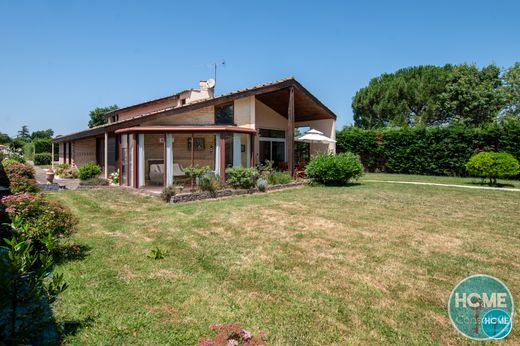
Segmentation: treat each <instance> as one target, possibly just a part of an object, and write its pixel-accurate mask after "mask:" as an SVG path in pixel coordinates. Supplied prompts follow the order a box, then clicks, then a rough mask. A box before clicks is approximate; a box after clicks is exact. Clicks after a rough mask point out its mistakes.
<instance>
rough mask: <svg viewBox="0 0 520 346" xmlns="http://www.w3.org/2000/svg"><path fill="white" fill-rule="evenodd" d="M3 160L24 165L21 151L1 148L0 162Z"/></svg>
mask: <svg viewBox="0 0 520 346" xmlns="http://www.w3.org/2000/svg"><path fill="white" fill-rule="evenodd" d="M4 159H10V160H15V161H16V162H19V163H24V162H25V160H24V158H23V151H22V150H21V149H12V148H2V149H0V161H3V160H4Z"/></svg>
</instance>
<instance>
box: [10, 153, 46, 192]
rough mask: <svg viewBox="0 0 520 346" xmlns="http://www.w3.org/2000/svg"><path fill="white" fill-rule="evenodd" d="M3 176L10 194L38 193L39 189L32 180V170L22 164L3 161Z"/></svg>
mask: <svg viewBox="0 0 520 346" xmlns="http://www.w3.org/2000/svg"><path fill="white" fill-rule="evenodd" d="M2 165H3V167H4V171H5V174H6V176H7V179H8V180H9V190H10V191H11V193H18V192H38V191H39V190H40V188H39V187H38V183H37V182H36V180H35V179H34V168H32V167H31V166H28V165H26V164H23V163H18V162H13V161H10V160H3V161H2Z"/></svg>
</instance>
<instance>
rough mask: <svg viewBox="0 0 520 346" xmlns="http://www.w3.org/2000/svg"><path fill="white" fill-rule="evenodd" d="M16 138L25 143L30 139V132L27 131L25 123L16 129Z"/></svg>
mask: <svg viewBox="0 0 520 346" xmlns="http://www.w3.org/2000/svg"><path fill="white" fill-rule="evenodd" d="M16 138H17V139H20V140H21V141H23V142H26V143H27V142H30V141H31V133H30V132H29V128H28V127H27V125H23V126H22V129H21V130H20V131H18V136H16Z"/></svg>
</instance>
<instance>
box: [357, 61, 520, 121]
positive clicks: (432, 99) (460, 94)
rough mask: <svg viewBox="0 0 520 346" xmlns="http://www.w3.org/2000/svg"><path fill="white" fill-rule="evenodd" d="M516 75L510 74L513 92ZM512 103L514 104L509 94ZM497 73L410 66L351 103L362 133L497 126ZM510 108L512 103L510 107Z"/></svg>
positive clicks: (500, 97) (501, 101) (500, 94)
mask: <svg viewBox="0 0 520 346" xmlns="http://www.w3.org/2000/svg"><path fill="white" fill-rule="evenodd" d="M515 73H517V71H516V70H512V71H511V73H510V74H509V76H510V79H511V82H510V85H512V86H513V87H511V88H510V90H516V91H518V88H516V89H515V87H514V85H516V84H515V83H516V81H518V80H517V79H515V77H516V76H517V75H515ZM510 94H512V96H511V99H512V100H515V99H517V100H518V99H520V98H518V97H517V98H515V97H514V95H515V94H514V93H513V92H510ZM505 100H506V98H505V97H504V88H503V87H502V79H501V76H500V69H499V68H498V67H497V66H495V65H489V66H486V67H484V68H482V69H480V70H479V69H478V68H477V67H476V66H475V65H468V64H463V65H445V66H443V67H439V66H429V65H424V66H414V67H408V68H404V69H400V70H398V71H396V72H395V73H385V74H382V75H381V76H379V77H376V78H373V79H372V80H371V81H370V82H369V84H368V86H366V87H364V88H362V89H360V90H359V91H358V92H357V93H356V95H355V96H354V98H353V100H352V109H353V112H354V121H355V125H356V126H358V127H361V128H377V127H386V126H397V127H412V126H417V125H426V126H431V125H441V124H447V123H451V122H453V121H461V122H465V123H468V124H471V125H481V124H485V123H489V122H492V121H494V120H496V118H497V115H498V114H499V112H500V110H501V109H502V107H503V106H504V105H505V104H506V102H505ZM511 104H512V105H513V106H511V108H512V109H513V108H514V101H512V102H511Z"/></svg>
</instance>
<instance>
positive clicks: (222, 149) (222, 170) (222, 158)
mask: <svg viewBox="0 0 520 346" xmlns="http://www.w3.org/2000/svg"><path fill="white" fill-rule="evenodd" d="M220 182H221V183H222V184H224V183H225V182H226V138H225V133H224V132H222V133H221V134H220Z"/></svg>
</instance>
